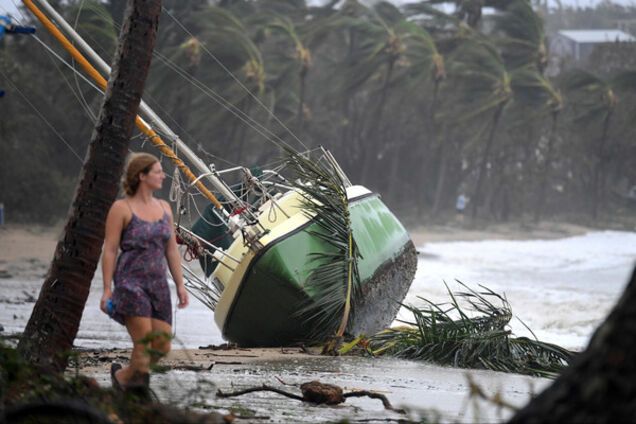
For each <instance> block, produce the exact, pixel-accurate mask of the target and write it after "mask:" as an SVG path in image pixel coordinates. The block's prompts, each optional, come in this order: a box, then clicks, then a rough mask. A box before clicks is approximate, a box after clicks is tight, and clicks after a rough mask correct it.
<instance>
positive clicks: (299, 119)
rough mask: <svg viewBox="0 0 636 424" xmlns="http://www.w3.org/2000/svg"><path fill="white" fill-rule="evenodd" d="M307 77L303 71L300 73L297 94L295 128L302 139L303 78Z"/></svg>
mask: <svg viewBox="0 0 636 424" xmlns="http://www.w3.org/2000/svg"><path fill="white" fill-rule="evenodd" d="M306 76H307V71H306V70H304V69H303V71H301V73H300V87H299V94H298V97H299V98H298V112H296V120H297V124H296V125H297V128H298V136H299V137H300V138H301V139H302V138H304V137H303V129H304V128H303V127H304V125H305V77H306Z"/></svg>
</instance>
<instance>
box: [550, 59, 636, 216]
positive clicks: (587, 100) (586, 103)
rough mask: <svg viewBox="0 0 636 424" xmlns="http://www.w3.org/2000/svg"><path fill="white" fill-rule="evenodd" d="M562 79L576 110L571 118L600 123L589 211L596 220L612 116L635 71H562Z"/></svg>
mask: <svg viewBox="0 0 636 424" xmlns="http://www.w3.org/2000/svg"><path fill="white" fill-rule="evenodd" d="M563 81H564V82H563V88H564V90H565V91H566V93H569V95H570V97H571V100H572V104H573V106H574V108H575V110H576V111H577V116H576V117H575V121H576V122H578V123H581V124H582V125H594V126H596V125H600V134H599V136H598V141H597V142H596V143H595V144H596V145H595V148H594V150H595V151H596V160H595V164H594V170H593V176H592V199H591V200H592V204H591V214H592V217H593V218H594V219H596V218H597V217H598V212H599V206H600V205H601V204H603V203H604V196H605V184H606V181H605V179H606V172H607V166H608V151H609V146H608V145H607V143H608V139H609V134H610V129H611V125H612V118H613V117H614V115H615V113H616V111H617V108H618V107H619V97H621V96H622V95H623V94H624V93H627V92H631V93H633V92H636V71H626V72H621V73H619V74H617V75H614V76H612V77H609V78H603V77H600V76H598V75H595V74H593V73H591V72H588V71H583V70H574V71H571V72H570V73H568V74H566V75H565V76H564V77H563Z"/></svg>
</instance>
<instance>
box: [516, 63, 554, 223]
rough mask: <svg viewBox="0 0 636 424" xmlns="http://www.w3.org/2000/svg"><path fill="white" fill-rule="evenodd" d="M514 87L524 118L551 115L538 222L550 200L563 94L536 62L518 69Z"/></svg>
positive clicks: (537, 216) (537, 214)
mask: <svg viewBox="0 0 636 424" xmlns="http://www.w3.org/2000/svg"><path fill="white" fill-rule="evenodd" d="M512 75H513V78H512V89H513V91H514V96H515V102H517V103H518V104H519V105H520V107H521V109H522V110H523V111H524V113H522V118H523V119H524V120H528V119H532V120H538V119H543V117H545V116H546V115H548V116H549V118H550V129H549V132H548V136H547V145H546V147H545V152H544V158H543V166H542V169H540V170H539V173H538V174H539V194H538V198H537V202H536V204H535V209H534V219H535V221H537V222H538V221H540V220H541V217H542V215H543V210H544V207H545V201H546V187H547V184H548V180H549V177H550V169H551V166H552V162H553V158H554V149H555V142H556V136H557V129H558V123H559V117H560V115H561V111H562V110H563V97H562V96H561V93H560V92H559V91H558V89H557V88H556V87H555V86H554V85H553V84H552V83H551V82H550V81H549V80H548V79H547V78H546V77H544V76H543V75H541V74H540V73H539V72H538V71H537V70H536V68H535V67H534V65H529V66H526V67H524V68H521V69H518V70H516V71H514V72H513V73H512Z"/></svg>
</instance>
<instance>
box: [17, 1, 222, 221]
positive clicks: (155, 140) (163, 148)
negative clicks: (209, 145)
mask: <svg viewBox="0 0 636 424" xmlns="http://www.w3.org/2000/svg"><path fill="white" fill-rule="evenodd" d="M22 2H23V3H24V5H25V6H26V7H27V8H28V9H29V10H30V11H31V13H33V14H34V15H35V16H36V17H37V18H38V19H39V21H40V22H41V23H42V25H44V27H45V28H46V29H47V30H48V31H49V32H50V33H51V35H53V37H55V39H56V40H57V41H58V42H59V43H60V44H61V45H62V47H63V48H64V49H65V50H66V51H67V52H69V53H70V54H71V56H73V59H75V61H77V63H78V64H79V65H80V66H81V67H82V69H84V71H86V73H87V74H88V75H89V76H90V77H91V78H93V80H95V82H96V83H97V84H98V85H99V86H100V88H101V89H102V90H104V91H106V85H107V81H106V79H105V78H104V77H103V76H102V75H101V74H100V73H99V72H98V71H97V70H96V69H95V67H93V65H91V64H90V63H89V62H88V61H87V60H86V58H84V56H83V55H82V53H80V51H79V50H77V49H76V48H75V46H73V45H72V44H71V42H70V41H69V40H68V39H67V38H66V37H65V36H64V34H62V32H61V31H60V30H59V29H57V27H56V26H55V25H54V24H53V23H52V22H51V21H50V19H49V18H47V17H46V15H44V13H42V11H41V10H40V9H38V7H37V6H36V5H35V4H33V2H32V1H31V0H22ZM135 124H136V125H137V128H139V129H140V130H141V132H143V133H144V134H145V135H146V136H148V138H149V139H150V142H151V143H152V144H154V145H155V147H157V148H158V149H159V151H160V152H161V153H162V154H163V155H164V156H166V157H168V158H169V159H170V160H171V161H172V162H173V163H174V164H175V165H176V166H177V167H178V168H179V169H180V170H181V172H183V174H184V175H185V176H186V177H187V178H188V179H189V180H190V181H191V182H193V181H195V180H196V179H197V177H196V175H194V174H193V173H192V171H190V168H188V166H187V165H186V164H185V163H183V161H182V160H181V159H179V158H178V157H177V155H176V154H175V153H174V151H173V150H172V149H171V148H170V146H168V145H167V144H166V143H164V141H163V140H162V139H161V137H159V135H157V133H156V132H155V131H154V130H153V129H152V128H150V126H149V125H148V124H147V123H146V122H145V121H144V120H143V119H142V118H141V117H140V116H139V115H137V117H136V118H135ZM196 186H197V188H198V189H199V191H200V192H201V193H202V194H203V195H204V196H205V197H207V198H208V199H209V200H210V201H211V202H212V203H213V204H214V206H215V207H216V208H217V209H221V208H222V206H221V203H220V202H219V201H218V199H217V198H216V197H215V196H214V195H213V194H212V193H211V192H210V190H208V188H207V187H206V186H205V185H203V183H202V182H201V181H200V180H199V181H197V182H196Z"/></svg>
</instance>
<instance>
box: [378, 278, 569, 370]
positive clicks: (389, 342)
mask: <svg viewBox="0 0 636 424" xmlns="http://www.w3.org/2000/svg"><path fill="white" fill-rule="evenodd" d="M459 284H461V285H462V286H463V287H464V288H465V289H466V291H464V292H459V293H455V294H453V293H451V291H450V289H448V286H447V287H446V288H447V290H448V294H449V296H450V302H449V303H445V304H435V303H433V302H431V301H429V300H426V299H423V298H420V299H421V300H423V301H424V302H426V303H427V304H428V307H425V308H421V309H420V308H416V307H414V306H407V305H403V306H404V307H405V308H406V309H408V310H409V311H410V312H411V313H412V314H413V321H408V322H407V321H403V323H404V324H406V326H403V327H398V328H390V329H387V330H385V331H382V332H380V333H378V334H376V335H375V336H373V337H372V338H371V339H370V343H369V348H370V350H371V352H373V353H374V354H376V355H380V354H384V355H392V356H397V357H401V358H408V359H420V360H424V361H430V362H434V363H438V364H441V365H451V366H455V367H460V368H481V369H490V370H494V371H503V372H514V373H520V374H528V375H534V376H540V377H548V378H554V377H556V376H557V374H558V373H559V372H560V371H561V370H562V369H563V368H565V367H566V366H567V365H568V363H569V362H570V360H571V359H572V357H573V355H574V353H573V352H571V351H569V350H567V349H564V348H562V347H560V346H556V345H553V344H550V343H545V342H541V341H539V340H537V339H536V337H535V338H534V339H529V338H527V337H512V332H511V330H510V328H509V323H510V320H511V319H512V309H511V307H510V304H509V303H508V301H507V300H506V298H505V297H503V296H501V295H499V294H497V293H495V292H493V291H492V290H490V289H487V288H485V287H483V286H482V289H483V290H482V291H480V292H477V291H475V290H472V289H470V288H468V287H467V286H466V285H464V284H462V283H461V282H459ZM459 300H463V301H464V302H466V303H467V304H468V306H469V309H470V310H471V311H472V312H473V314H471V315H472V316H470V315H469V314H468V313H466V312H465V311H464V310H463V309H462V307H461V306H460V302H459ZM496 303H500V305H496ZM524 325H525V324H524ZM526 328H527V327H526ZM533 336H534V334H533Z"/></svg>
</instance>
